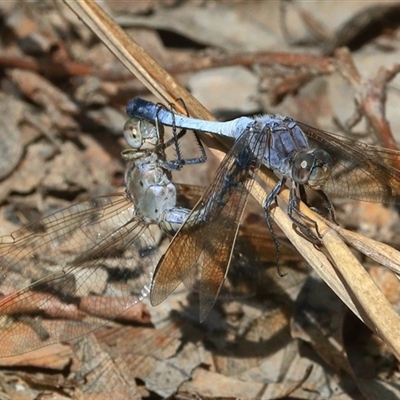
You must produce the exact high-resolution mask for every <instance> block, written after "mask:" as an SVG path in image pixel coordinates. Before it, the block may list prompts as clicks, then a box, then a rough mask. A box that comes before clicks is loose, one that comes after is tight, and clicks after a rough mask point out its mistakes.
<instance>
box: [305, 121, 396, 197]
mask: <svg viewBox="0 0 400 400" xmlns="http://www.w3.org/2000/svg"><path fill="white" fill-rule="evenodd" d="M299 126H300V127H301V129H302V130H303V131H304V133H305V134H306V135H307V137H308V138H309V140H310V144H312V145H314V146H318V147H321V148H323V149H325V150H326V151H327V152H328V153H329V154H330V156H331V158H332V160H333V170H332V175H331V178H330V179H329V180H328V181H327V182H326V184H325V185H324V191H326V192H327V193H331V194H334V195H337V196H340V197H348V198H352V199H355V200H362V201H372V202H382V203H400V170H399V169H397V168H398V166H399V165H400V152H398V151H393V150H388V149H384V148H382V147H377V146H371V145H368V144H366V143H361V142H358V141H355V140H351V139H348V138H346V137H343V136H340V135H336V134H333V133H328V132H324V131H321V130H318V129H316V128H313V127H310V126H308V125H305V124H302V123H299Z"/></svg>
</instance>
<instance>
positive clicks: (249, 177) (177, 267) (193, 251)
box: [150, 121, 269, 320]
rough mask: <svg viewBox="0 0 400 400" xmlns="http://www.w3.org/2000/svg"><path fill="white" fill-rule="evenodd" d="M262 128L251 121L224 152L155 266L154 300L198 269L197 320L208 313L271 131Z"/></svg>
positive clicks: (222, 279) (156, 300) (222, 278)
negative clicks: (228, 149) (225, 153)
mask: <svg viewBox="0 0 400 400" xmlns="http://www.w3.org/2000/svg"><path fill="white" fill-rule="evenodd" d="M264 128H265V127H264V126H262V124H261V123H259V122H256V121H254V122H253V123H252V124H251V125H249V126H248V127H247V129H246V130H245V131H244V132H243V134H242V135H241V136H240V138H239V139H238V140H237V141H236V142H235V143H234V145H233V146H232V148H231V149H230V151H229V152H228V153H227V155H226V156H225V158H224V160H223V161H222V163H221V165H220V166H219V168H218V170H217V172H216V175H215V178H214V180H213V182H212V183H211V184H210V185H209V186H208V188H207V189H206V190H205V192H204V194H203V196H202V198H201V199H200V201H199V202H198V203H197V205H196V206H195V208H194V209H193V211H192V212H191V214H190V215H189V217H188V218H187V220H186V222H185V223H184V224H183V225H182V227H181V229H180V230H179V231H178V233H177V234H176V235H175V237H174V238H173V240H172V242H171V243H170V245H169V247H168V249H167V251H166V253H165V254H164V256H163V257H162V259H161V260H160V262H159V264H158V266H157V268H156V271H155V273H154V277H153V282H152V287H151V293H150V299H151V302H152V304H154V305H155V304H159V303H161V302H162V301H163V300H164V299H165V298H166V297H167V296H168V295H169V294H170V293H171V292H172V291H173V290H174V289H175V288H176V287H177V286H178V285H179V284H180V283H181V282H183V281H184V282H185V283H186V282H187V281H190V280H192V279H193V277H194V278H196V277H197V275H198V271H200V272H199V275H200V319H201V320H204V319H205V317H206V316H207V314H208V313H209V311H210V309H211V307H212V306H213V304H214V302H215V299H216V297H217V296H218V293H219V290H220V288H221V285H222V284H223V282H224V278H225V276H226V273H227V270H228V267H229V262H230V258H231V255H232V249H233V246H234V243H235V238H236V235H237V231H238V228H239V223H240V220H241V218H242V214H243V210H244V207H245V205H246V202H247V198H248V194H249V190H250V189H251V186H252V184H253V182H254V177H255V173H256V172H257V170H258V168H259V167H260V164H261V162H262V159H263V155H264V153H265V147H266V143H267V138H266V135H267V132H269V131H268V130H267V129H264ZM200 258H201V261H202V263H201V265H200V266H199V267H197V265H196V264H197V263H198V261H199V259H200Z"/></svg>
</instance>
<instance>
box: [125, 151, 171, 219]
mask: <svg viewBox="0 0 400 400" xmlns="http://www.w3.org/2000/svg"><path fill="white" fill-rule="evenodd" d="M132 151H133V149H132ZM125 182H126V194H127V195H128V197H129V198H130V199H131V200H132V201H133V203H134V204H135V206H136V212H137V213H138V214H139V215H141V216H142V217H143V218H145V219H148V220H151V221H159V219H160V217H161V215H163V213H164V212H165V211H166V210H169V209H171V208H173V207H175V205H176V189H175V186H174V185H173V183H172V182H171V181H170V180H169V178H168V176H167V174H166V173H165V171H164V169H163V168H162V166H161V165H160V161H159V159H158V157H157V154H155V153H148V154H147V155H145V156H143V157H141V158H138V159H133V158H132V159H131V161H130V166H128V168H127V171H126V175H125Z"/></svg>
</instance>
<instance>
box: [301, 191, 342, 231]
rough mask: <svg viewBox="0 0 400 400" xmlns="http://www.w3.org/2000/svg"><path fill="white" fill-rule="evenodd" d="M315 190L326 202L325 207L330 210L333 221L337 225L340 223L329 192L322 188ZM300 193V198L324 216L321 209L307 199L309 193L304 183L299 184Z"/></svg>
mask: <svg viewBox="0 0 400 400" xmlns="http://www.w3.org/2000/svg"><path fill="white" fill-rule="evenodd" d="M313 191H314V192H315V193H316V194H318V196H320V197H321V198H322V200H323V202H324V205H325V208H326V209H327V210H328V213H329V218H330V220H331V221H332V222H334V223H335V224H336V225H339V224H338V222H337V221H336V215H335V207H334V206H333V204H332V202H331V201H330V199H329V197H328V196H327V194H326V193H325V192H324V191H323V190H320V189H313ZM299 194H300V200H301V201H302V202H303V203H304V204H306V205H307V207H309V208H310V209H311V210H313V211H314V212H316V213H317V214H319V215H321V216H324V213H322V212H321V210H320V209H319V208H317V207H314V206H312V205H311V204H310V203H309V202H308V199H307V194H306V191H305V189H304V185H299Z"/></svg>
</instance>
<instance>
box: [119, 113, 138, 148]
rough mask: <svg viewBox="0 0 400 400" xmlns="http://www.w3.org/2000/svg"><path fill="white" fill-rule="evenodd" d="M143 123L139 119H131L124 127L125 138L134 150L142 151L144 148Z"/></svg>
mask: <svg viewBox="0 0 400 400" xmlns="http://www.w3.org/2000/svg"><path fill="white" fill-rule="evenodd" d="M140 125H141V121H140V120H139V119H137V118H130V119H128V121H126V122H125V125H124V131H123V132H124V138H125V140H126V142H127V143H128V145H129V146H130V147H132V148H133V149H140V147H141V146H142V133H141V126H140Z"/></svg>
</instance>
